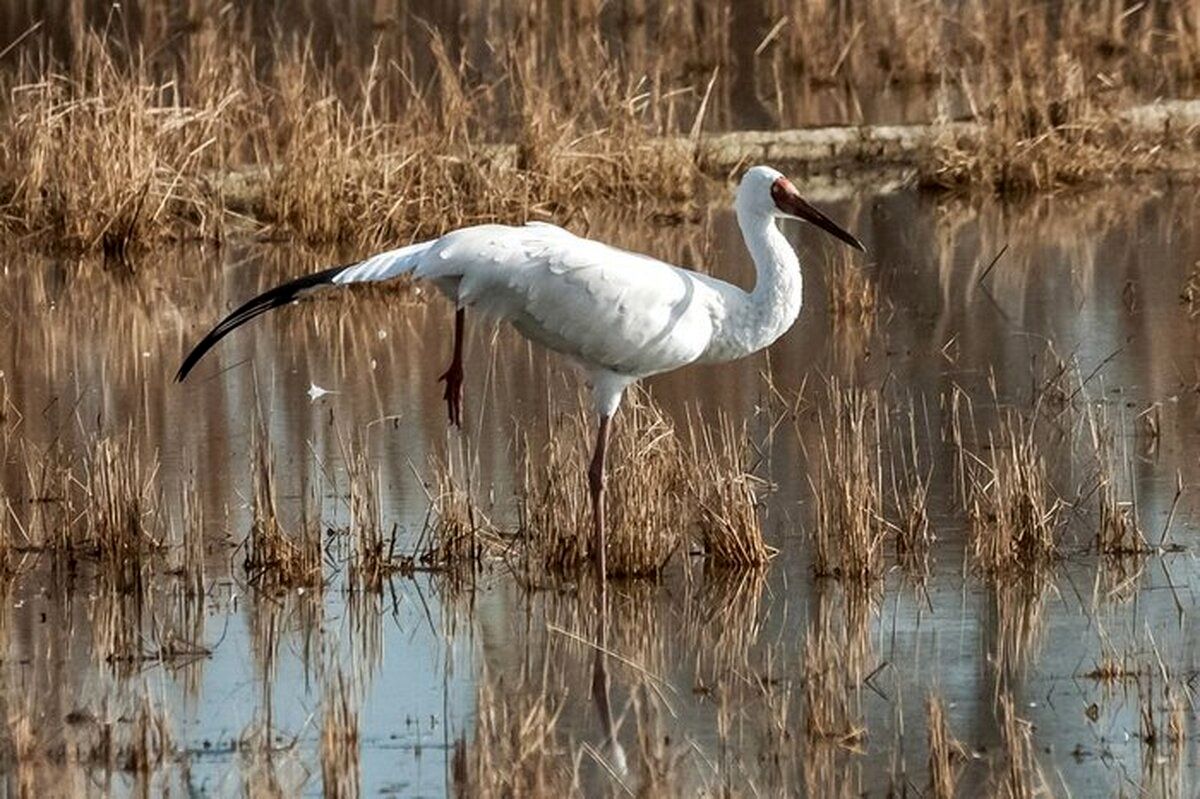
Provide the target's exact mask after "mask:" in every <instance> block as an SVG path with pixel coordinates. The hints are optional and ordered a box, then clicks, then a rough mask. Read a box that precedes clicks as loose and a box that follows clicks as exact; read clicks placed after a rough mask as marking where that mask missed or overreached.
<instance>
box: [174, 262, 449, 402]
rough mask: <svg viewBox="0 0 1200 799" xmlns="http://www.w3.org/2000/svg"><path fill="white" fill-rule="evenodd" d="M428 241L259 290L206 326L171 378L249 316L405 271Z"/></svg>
mask: <svg viewBox="0 0 1200 799" xmlns="http://www.w3.org/2000/svg"><path fill="white" fill-rule="evenodd" d="M432 244H433V242H431V241H423V242H420V243H419V244H410V245H408V246H407V247H401V248H400V249H398V250H390V251H389V252H384V253H380V254H379V255H374V256H372V257H370V258H368V259H366V260H365V261H357V262H355V263H352V264H345V265H343V266H335V267H333V268H332V269H325V270H322V271H320V272H314V273H313V274H311V275H305V276H304V277H298V278H296V279H295V280H289V281H288V282H286V283H282V284H280V285H278V286H275V287H274V288H272V289H269V290H267V291H264V292H263V293H262V294H259V295H258V296H257V297H254V298H253V299H251V300H248V301H247V302H246V303H244V304H243V305H241V306H240V307H238V309H237V310H235V311H234V312H233V313H231V314H229V315H228V316H226V317H225V318H224V319H222V320H221V321H220V323H219V324H217V326H216V327H214V328H213V329H212V330H210V331H209V332H208V335H206V336H205V337H204V338H202V339H200V342H199V343H198V344H196V346H195V347H193V348H192V351H191V352H189V353H188V354H187V357H186V358H184V359H183V364H182V365H181V366H180V367H179V371H178V372H177V373H176V374H175V380H176V381H177V382H183V381H184V380H185V379H187V376H188V373H190V372H191V371H192V369H193V368H194V367H195V366H196V364H197V363H199V362H200V359H201V358H203V357H204V355H205V353H207V352H208V351H209V350H211V349H212V348H213V347H214V346H215V345H216V343H217V342H218V341H220V340H221V339H223V338H225V336H227V335H229V334H230V333H231V332H233V331H234V330H235V329H237V328H239V327H241V326H242V325H244V324H246V323H247V322H249V321H250V320H251V319H254V318H255V317H257V316H261V315H263V314H265V313H266V312H267V311H269V310H271V309H272V308H279V307H280V306H283V305H288V304H290V303H293V302H295V301H296V300H299V299H302V298H303V297H305V296H307V295H309V294H311V293H313V292H315V291H319V290H320V289H322V288H326V287H331V286H344V285H349V284H351V283H370V282H377V281H381V280H390V279H391V278H394V277H399V276H401V275H404V274H409V273H411V272H413V271H414V270H416V268H417V267H418V266H419V265H420V262H421V256H423V255H424V254H425V252H426V251H427V250H428V249H429V247H430V246H431V245H432Z"/></svg>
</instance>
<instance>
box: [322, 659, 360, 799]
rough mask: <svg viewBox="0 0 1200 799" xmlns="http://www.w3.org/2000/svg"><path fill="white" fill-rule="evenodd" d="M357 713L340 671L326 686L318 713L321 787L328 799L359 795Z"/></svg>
mask: <svg viewBox="0 0 1200 799" xmlns="http://www.w3.org/2000/svg"><path fill="white" fill-rule="evenodd" d="M359 771H360V769H359V730H358V711H357V709H356V708H355V706H354V704H353V699H352V697H351V694H350V687H349V685H348V684H347V682H346V677H345V675H343V674H342V672H341V671H337V672H335V673H334V674H333V675H332V677H331V678H330V679H329V680H328V684H327V685H326V687H325V698H324V702H323V704H322V711H321V786H322V790H323V794H324V796H326V797H330V799H343V797H356V796H359V795H360V786H361V777H360V774H359Z"/></svg>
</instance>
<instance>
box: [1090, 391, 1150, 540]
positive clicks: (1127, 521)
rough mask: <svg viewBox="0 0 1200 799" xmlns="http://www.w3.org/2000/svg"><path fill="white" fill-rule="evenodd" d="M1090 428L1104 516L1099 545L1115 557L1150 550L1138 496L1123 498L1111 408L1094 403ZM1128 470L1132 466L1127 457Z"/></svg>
mask: <svg viewBox="0 0 1200 799" xmlns="http://www.w3.org/2000/svg"><path fill="white" fill-rule="evenodd" d="M1087 422H1088V426H1087V430H1088V434H1089V437H1090V440H1091V445H1092V451H1093V452H1094V453H1095V457H1096V496H1097V502H1098V504H1099V509H1100V519H1099V523H1098V526H1097V529H1096V548H1097V549H1098V550H1099V551H1100V552H1101V553H1103V554H1105V555H1109V556H1113V557H1125V556H1135V555H1139V554H1145V553H1147V552H1149V546H1148V544H1147V542H1146V537H1145V535H1144V534H1143V532H1142V529H1141V526H1140V525H1139V522H1138V513H1137V502H1136V497H1135V498H1134V499H1130V500H1128V501H1125V500H1122V498H1121V494H1120V491H1119V489H1118V482H1117V469H1118V466H1117V464H1118V460H1117V458H1116V456H1115V453H1114V452H1113V448H1114V444H1113V439H1114V432H1113V430H1112V426H1111V425H1110V424H1109V421H1108V412H1107V410H1106V409H1105V408H1104V407H1103V406H1101V410H1100V412H1099V413H1097V412H1096V411H1095V410H1094V409H1093V408H1092V407H1091V406H1089V408H1088V413H1087ZM1125 465H1126V473H1128V466H1129V464H1128V463H1127V460H1126V463H1125Z"/></svg>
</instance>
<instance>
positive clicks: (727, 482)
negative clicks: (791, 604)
mask: <svg viewBox="0 0 1200 799" xmlns="http://www.w3.org/2000/svg"><path fill="white" fill-rule="evenodd" d="M687 424H688V434H689V437H690V452H689V453H688V454H689V455H690V457H689V466H690V467H691V477H690V479H689V487H690V488H691V491H692V495H693V497H694V499H695V503H696V508H697V510H698V513H697V520H696V534H697V536H698V538H699V540H700V546H701V547H702V548H703V550H704V554H705V555H707V556H708V557H709V558H710V559H711V561H712V562H713V563H714V564H715V565H717V566H726V567H731V568H747V567H757V566H764V565H766V564H767V563H768V562H769V561H770V559H771V558H772V557H773V556H774V555H775V553H776V550H775V549H774V548H773V547H770V546H767V543H766V541H764V540H763V536H762V525H761V523H760V522H759V518H758V495H759V494H760V493H761V492H762V490H763V489H764V488H765V487H766V484H765V482H764V481H763V480H761V479H760V478H758V477H755V476H754V475H753V474H751V473H750V441H749V437H748V433H747V431H746V425H745V423H744V422H743V423H742V425H741V427H740V428H737V427H735V426H734V424H733V420H732V419H731V418H730V417H729V416H728V414H725V413H723V412H722V413H719V414H718V417H717V429H716V432H715V433H714V431H713V429H712V427H711V426H710V425H708V424H707V423H706V422H705V420H704V419H703V417H701V416H699V415H697V416H696V417H695V419H693V418H692V416H691V415H690V414H689V415H688V420H687ZM697 429H698V430H699V434H697Z"/></svg>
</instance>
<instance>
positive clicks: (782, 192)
mask: <svg viewBox="0 0 1200 799" xmlns="http://www.w3.org/2000/svg"><path fill="white" fill-rule="evenodd" d="M771 198H772V199H773V200H775V205H776V207H778V208H779V210H780V211H783V212H784V213H785V214H787V215H788V216H794V217H796V218H797V219H803V220H804V221H805V222H808V223H810V224H813V225H816V226H817V227H819V228H820V229H821V230H824V231H825V232H826V233H828V234H830V235H832V236H836V237H837V238H839V239H841V240H842V241H844V242H846V243H847V244H849V245H850V246H851V247H853V248H854V249H856V250H859V251H860V252H866V251H867V248H866V247H864V246H863V245H862V242H861V241H859V240H858V239H857V238H855V237H854V236H853V235H851V234H850V233H847V232H846V230H845V229H844V228H842V226H841V225H839V224H838V223H837V222H834V221H833V220H832V219H830V218H829V217H827V216H825V214H823V213H821V212H820V211H819V210H817V208H815V207H814V206H813V205H812V204H811V203H809V202H808V200H806V199H804V198H803V197H801V196H800V192H798V191H796V187H795V186H793V185H792V184H791V182H790V181H788V180H786V179H783V178H780V179H779V180H777V181H775V185H773V186H772V187H771Z"/></svg>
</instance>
